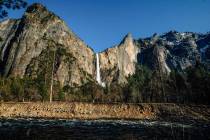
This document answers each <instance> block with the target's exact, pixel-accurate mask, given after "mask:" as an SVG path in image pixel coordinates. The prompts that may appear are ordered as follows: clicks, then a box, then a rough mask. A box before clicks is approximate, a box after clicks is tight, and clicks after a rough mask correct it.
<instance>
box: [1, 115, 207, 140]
mask: <svg viewBox="0 0 210 140" xmlns="http://www.w3.org/2000/svg"><path fill="white" fill-rule="evenodd" d="M0 139H1V140H19V139H20V140H81V139H85V140H115V139H117V140H118V139H119V140H121V139H122V140H148V139H149V140H150V139H151V140H168V139H171V140H191V139H192V140H202V139H203V140H205V139H206V140H207V139H210V125H209V124H199V123H188V124H183V123H178V122H176V123H171V122H164V121H149V120H141V121H126V120H83V121H81V120H44V119H1V120H0Z"/></svg>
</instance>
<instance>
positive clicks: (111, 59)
mask: <svg viewBox="0 0 210 140" xmlns="http://www.w3.org/2000/svg"><path fill="white" fill-rule="evenodd" d="M138 52H139V49H138V47H137V46H136V45H135V44H134V40H133V38H132V36H131V34H128V35H127V36H126V37H125V38H124V39H123V41H122V42H121V43H120V44H119V45H117V46H115V47H113V48H109V49H107V50H105V51H103V52H101V53H100V55H99V56H100V66H101V75H102V80H103V81H105V82H107V84H110V83H111V82H117V83H119V84H122V83H126V82H127V79H126V78H127V77H128V76H129V75H132V74H134V73H135V64H136V62H137V53H138Z"/></svg>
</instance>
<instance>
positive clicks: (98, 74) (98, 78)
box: [96, 53, 105, 87]
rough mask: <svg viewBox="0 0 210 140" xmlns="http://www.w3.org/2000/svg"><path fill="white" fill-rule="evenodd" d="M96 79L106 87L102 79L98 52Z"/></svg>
mask: <svg viewBox="0 0 210 140" xmlns="http://www.w3.org/2000/svg"><path fill="white" fill-rule="evenodd" d="M96 81H97V82H98V84H99V85H101V86H103V87H105V83H103V82H102V81H101V73H100V62H99V56H98V53H96Z"/></svg>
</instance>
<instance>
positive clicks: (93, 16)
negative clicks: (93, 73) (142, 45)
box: [9, 0, 210, 52]
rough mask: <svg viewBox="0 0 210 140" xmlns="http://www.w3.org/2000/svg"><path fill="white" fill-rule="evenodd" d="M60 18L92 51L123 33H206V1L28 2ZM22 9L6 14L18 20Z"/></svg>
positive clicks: (209, 24)
mask: <svg viewBox="0 0 210 140" xmlns="http://www.w3.org/2000/svg"><path fill="white" fill-rule="evenodd" d="M34 2H39V3H42V4H43V5H45V6H46V7H47V8H48V9H49V10H50V11H53V12H54V13H55V14H56V15H58V16H60V17H61V18H62V19H63V20H64V21H65V22H66V24H67V25H68V26H69V28H71V30H73V31H74V33H76V34H77V36H79V37H80V38H81V39H82V40H83V41H84V42H85V43H86V44H87V45H89V46H90V47H91V48H93V49H94V50H95V51H96V52H99V51H103V50H104V49H106V48H109V47H112V46H114V45H117V44H119V43H120V42H121V40H122V39H123V37H124V36H125V35H126V34H127V33H131V34H132V35H133V37H134V38H136V39H138V38H145V37H149V36H152V35H153V34H154V33H158V34H162V33H165V32H168V31H170V30H177V31H180V32H184V31H192V32H199V33H206V32H209V31H210V0H28V3H29V4H32V3H34ZM23 12H24V10H19V11H10V12H9V17H10V18H20V17H21V16H22V14H23Z"/></svg>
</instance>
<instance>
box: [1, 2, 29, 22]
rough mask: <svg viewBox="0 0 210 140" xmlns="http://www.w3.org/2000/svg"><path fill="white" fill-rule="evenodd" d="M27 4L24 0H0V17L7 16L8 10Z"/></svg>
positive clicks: (23, 6)
mask: <svg viewBox="0 0 210 140" xmlns="http://www.w3.org/2000/svg"><path fill="white" fill-rule="evenodd" d="M26 6H27V2H26V0H0V18H5V17H7V16H8V10H10V9H12V10H16V9H21V8H25V7H26Z"/></svg>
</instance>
